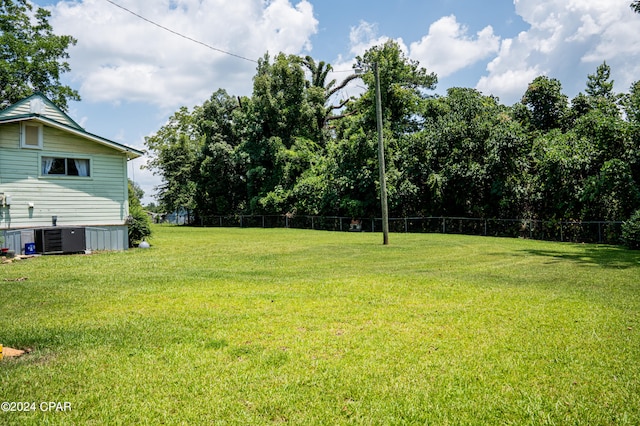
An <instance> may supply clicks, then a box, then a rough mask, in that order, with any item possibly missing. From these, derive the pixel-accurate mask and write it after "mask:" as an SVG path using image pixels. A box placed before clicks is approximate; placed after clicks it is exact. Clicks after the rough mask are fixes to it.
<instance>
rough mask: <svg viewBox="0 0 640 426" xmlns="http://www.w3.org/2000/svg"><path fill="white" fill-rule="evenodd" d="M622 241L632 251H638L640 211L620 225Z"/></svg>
mask: <svg viewBox="0 0 640 426" xmlns="http://www.w3.org/2000/svg"><path fill="white" fill-rule="evenodd" d="M622 241H623V242H624V244H625V245H626V246H627V247H629V248H630V249H632V250H640V210H636V212H635V213H634V214H633V215H632V216H631V217H630V218H629V220H627V221H626V222H624V223H623V224H622Z"/></svg>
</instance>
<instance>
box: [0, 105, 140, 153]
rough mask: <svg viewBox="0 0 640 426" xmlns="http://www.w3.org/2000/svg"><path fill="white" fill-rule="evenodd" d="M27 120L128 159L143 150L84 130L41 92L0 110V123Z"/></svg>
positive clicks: (25, 121) (23, 121)
mask: <svg viewBox="0 0 640 426" xmlns="http://www.w3.org/2000/svg"><path fill="white" fill-rule="evenodd" d="M27 122H29V123H34V124H37V125H45V126H49V127H52V128H56V129H59V130H63V131H65V132H67V133H71V134H73V135H75V136H80V137H82V138H83V139H86V140H89V141H91V142H96V143H98V144H100V145H104V146H107V147H109V148H111V149H114V150H116V151H118V152H119V153H124V154H125V155H126V156H127V158H129V159H133V158H138V157H140V156H142V155H143V152H142V151H140V150H137V149H135V148H131V147H128V146H126V145H123V144H121V143H118V142H114V141H111V140H109V139H105V138H103V137H100V136H97V135H94V134H92V133H89V132H87V131H85V130H84V129H83V128H82V127H80V125H78V123H76V122H75V121H73V120H72V119H71V117H69V116H68V115H67V114H65V113H64V112H63V111H62V110H61V109H60V108H58V107H57V106H56V105H55V104H54V103H53V102H51V100H49V99H48V98H47V97H46V96H44V95H43V94H42V93H34V94H33V95H31V96H29V97H28V98H25V99H23V100H21V101H18V102H16V103H15V104H13V105H11V106H10V107H8V108H6V109H4V110H2V111H0V125H2V124H7V123H27Z"/></svg>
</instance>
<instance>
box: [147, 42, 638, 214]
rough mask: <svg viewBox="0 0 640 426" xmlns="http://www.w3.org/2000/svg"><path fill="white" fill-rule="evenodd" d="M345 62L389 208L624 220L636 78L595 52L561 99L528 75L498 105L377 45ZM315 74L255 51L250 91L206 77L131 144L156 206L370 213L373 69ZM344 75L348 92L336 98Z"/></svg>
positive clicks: (633, 148)
mask: <svg viewBox="0 0 640 426" xmlns="http://www.w3.org/2000/svg"><path fill="white" fill-rule="evenodd" d="M357 61H358V62H359V63H360V64H362V65H363V66H364V68H365V69H368V70H371V69H372V65H373V64H374V63H377V64H378V66H379V72H380V87H381V98H382V111H383V132H384V141H385V156H386V162H387V164H386V167H387V186H388V200H389V213H390V215H392V216H399V217H401V216H466V217H485V218H524V219H545V220H548V219H558V220H626V219H628V218H629V217H630V216H631V214H632V213H633V212H634V211H635V210H637V209H638V208H640V185H639V182H640V150H639V147H640V81H638V82H635V83H634V84H633V85H632V86H631V88H630V89H629V91H628V93H624V94H623V93H617V92H615V91H614V85H613V83H614V82H613V81H612V80H611V78H610V74H611V69H610V67H609V66H608V65H607V64H606V63H603V64H601V65H600V66H598V67H597V69H596V70H595V72H594V74H590V75H588V76H587V77H586V86H585V90H584V92H583V93H580V94H578V95H577V96H576V97H575V98H573V99H571V100H569V99H568V97H567V96H566V95H565V94H563V93H562V85H561V83H560V81H558V80H557V79H554V78H550V77H547V76H539V77H537V78H536V79H534V80H533V81H532V82H531V83H530V84H529V86H528V88H527V90H526V92H525V93H524V94H523V96H522V100H521V101H520V102H518V103H516V104H515V105H512V106H505V105H502V104H501V103H500V102H499V99H498V98H496V97H493V96H487V95H483V94H482V93H480V92H478V91H477V90H474V89H470V88H459V87H456V88H451V89H449V90H448V91H447V94H446V95H443V96H438V95H434V94H433V93H432V91H433V89H434V88H435V85H436V83H437V76H436V75H435V74H434V73H429V72H428V71H427V70H426V69H424V68H421V67H419V65H418V63H417V62H415V61H412V60H410V59H408V58H407V57H406V56H405V55H404V53H403V52H402V51H401V49H400V47H399V46H398V45H397V44H396V43H395V42H393V41H388V42H387V43H385V44H384V45H380V46H376V47H373V48H371V49H370V50H368V51H367V52H366V53H365V54H364V55H363V56H362V57H358V58H357ZM331 70H332V68H331V65H329V64H326V63H324V62H316V61H314V59H313V58H311V57H305V58H301V57H298V56H293V55H285V54H279V55H277V56H276V57H274V58H273V59H272V58H270V57H269V56H268V55H265V56H264V57H263V58H262V59H261V60H260V61H259V64H258V66H257V73H256V75H255V77H254V79H253V93H252V95H251V96H247V97H237V96H232V95H230V94H228V93H227V92H226V91H225V90H224V89H220V90H218V91H216V92H215V93H213V94H212V96H211V97H210V98H209V99H208V100H207V101H205V102H204V103H203V104H202V105H199V106H196V107H194V108H193V109H192V110H188V109H187V108H185V107H183V108H181V109H180V110H178V111H177V112H176V113H175V114H173V116H172V117H171V118H170V120H169V121H168V123H167V124H166V125H164V126H163V127H162V128H161V129H160V130H159V131H158V132H157V133H156V134H155V135H153V136H150V137H148V138H147V139H146V142H145V143H146V146H147V150H148V153H149V154H150V155H151V157H152V158H151V160H150V162H149V167H150V168H151V169H152V170H153V171H154V173H157V174H158V175H160V176H161V177H162V180H163V184H162V185H161V186H160V187H159V188H158V200H159V202H160V204H161V206H162V207H163V208H164V209H165V210H166V211H175V210H178V209H187V210H189V211H192V212H193V213H194V214H195V216H196V217H199V218H201V220H203V221H206V218H207V217H208V216H212V215H230V214H305V215H337V216H351V217H360V218H362V217H375V216H379V214H380V213H379V212H380V207H379V206H380V203H379V199H378V194H379V186H378V185H379V182H378V180H379V179H378V164H377V133H376V114H375V84H374V75H373V73H372V71H366V72H365V73H364V74H362V75H360V76H358V75H356V74H352V75H349V76H348V77H347V78H345V80H343V81H340V82H338V81H336V80H331V81H328V75H329V73H330V71H331ZM355 79H361V80H360V83H352V84H359V85H362V86H363V87H364V92H363V93H362V94H361V95H359V96H357V97H351V98H349V99H340V98H339V97H338V96H337V95H338V94H340V93H341V92H340V89H341V88H343V87H344V86H345V85H346V84H348V83H349V82H351V81H352V80H355Z"/></svg>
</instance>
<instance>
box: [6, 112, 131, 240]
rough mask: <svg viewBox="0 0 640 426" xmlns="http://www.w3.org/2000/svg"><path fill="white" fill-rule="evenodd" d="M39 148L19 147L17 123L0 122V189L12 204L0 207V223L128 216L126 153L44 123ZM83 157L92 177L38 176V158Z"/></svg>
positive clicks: (96, 221)
mask: <svg viewBox="0 0 640 426" xmlns="http://www.w3.org/2000/svg"><path fill="white" fill-rule="evenodd" d="M43 139H44V143H43V149H42V150H37V149H25V148H20V125H19V124H18V123H11V124H6V125H3V126H0V192H2V193H4V194H5V195H11V197H12V202H11V207H8V208H7V207H3V208H1V209H0V227H2V228H21V227H32V226H49V225H51V216H54V215H55V216H58V222H57V223H58V225H60V226H63V225H123V224H124V222H125V220H126V218H127V215H128V203H127V162H126V157H125V156H124V155H122V154H120V153H118V152H117V151H115V150H113V149H110V148H109V147H106V146H103V145H100V144H98V143H95V142H92V141H88V140H86V139H84V138H81V137H79V136H74V135H70V134H67V133H65V132H63V131H61V130H58V129H54V128H51V127H47V126H45V127H44V133H43ZM49 155H51V156H59V157H82V158H89V159H90V161H91V177H89V178H78V177H43V176H41V175H40V167H41V157H42V156H49ZM30 202H32V203H33V204H34V208H33V209H30V208H29V203H30Z"/></svg>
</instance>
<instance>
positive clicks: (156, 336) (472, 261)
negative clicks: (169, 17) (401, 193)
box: [0, 227, 640, 425]
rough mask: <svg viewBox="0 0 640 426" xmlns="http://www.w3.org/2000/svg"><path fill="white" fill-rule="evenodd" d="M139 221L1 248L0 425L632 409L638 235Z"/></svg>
mask: <svg viewBox="0 0 640 426" xmlns="http://www.w3.org/2000/svg"><path fill="white" fill-rule="evenodd" d="M154 229H155V237H154V238H153V240H152V248H151V249H148V250H142V249H134V250H129V251H127V252H121V253H99V254H94V255H90V256H84V255H77V256H44V257H39V258H35V259H30V260H25V261H22V262H17V263H13V264H9V265H0V343H2V344H4V345H5V346H10V347H14V348H16V347H17V348H32V349H33V352H32V353H30V354H28V355H27V356H24V357H22V358H18V359H7V358H5V359H4V360H3V361H1V362H0V401H9V402H18V401H28V402H35V403H36V408H37V409H36V411H29V412H23V413H19V412H1V411H0V424H20V425H24V424H43V423H48V424H96V425H99V424H105V423H107V424H153V425H155V424H189V425H192V424H216V423H218V424H239V425H245V424H265V423H290V424H305V425H308V424H381V425H388V424H434V425H436V424H437V425H447V424H451V425H453V424H456V425H458V424H459V425H467V424H516V425H522V424H531V425H538V424H556V425H566V424H583V425H606V424H611V425H614V424H615V425H624V424H629V425H631V424H638V419H639V418H640V253H639V252H631V251H626V250H623V249H621V248H617V247H611V246H595V245H577V244H559V243H549V242H540V241H528V240H517V239H499V238H482V237H468V236H453V235H436V234H391V236H390V239H391V245H389V246H383V245H382V244H381V242H382V235H381V234H369V233H346V232H344V233H337V232H336V233H334V232H323V231H306V230H293V229H196V228H184V227H156V228H154ZM22 277H27V278H28V279H27V280H25V281H6V280H16V279H18V278H22ZM48 401H53V402H60V403H65V402H67V403H69V405H70V406H71V410H70V411H69V410H66V411H55V410H49V409H47V411H43V410H41V409H40V407H39V405H40V403H41V402H48ZM45 408H48V406H45Z"/></svg>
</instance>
